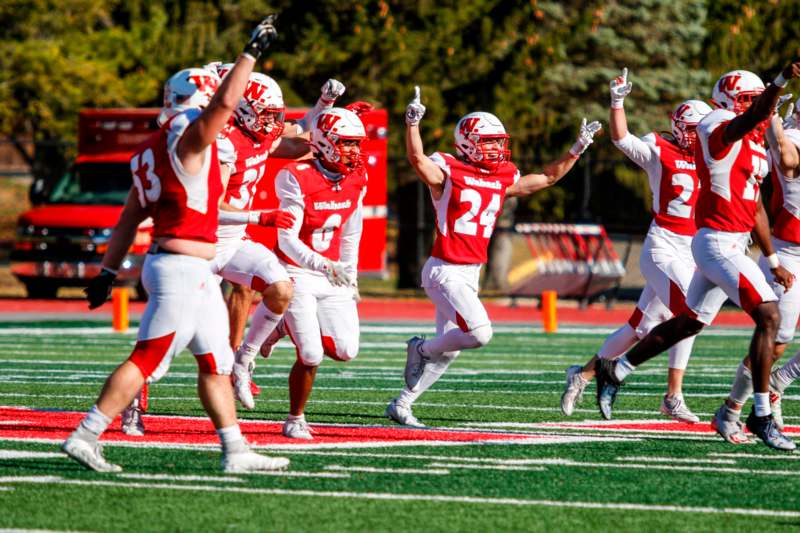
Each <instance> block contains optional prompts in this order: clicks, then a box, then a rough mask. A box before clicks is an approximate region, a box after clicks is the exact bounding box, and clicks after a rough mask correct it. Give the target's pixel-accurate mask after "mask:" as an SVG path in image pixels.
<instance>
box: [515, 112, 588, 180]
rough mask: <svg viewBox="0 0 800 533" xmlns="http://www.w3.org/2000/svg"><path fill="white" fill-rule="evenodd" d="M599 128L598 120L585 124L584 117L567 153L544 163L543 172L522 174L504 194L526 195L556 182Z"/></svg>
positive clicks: (571, 165)
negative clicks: (575, 138)
mask: <svg viewBox="0 0 800 533" xmlns="http://www.w3.org/2000/svg"><path fill="white" fill-rule="evenodd" d="M600 129H601V126H600V123H599V122H598V121H596V120H595V121H594V122H591V123H589V124H587V123H586V119H585V118H584V119H583V122H582V123H581V129H580V133H579V135H578V140H577V141H576V142H575V144H573V145H572V148H570V149H569V151H568V152H567V153H565V154H564V155H562V156H561V157H559V158H558V159H556V160H555V161H553V162H552V163H549V164H547V165H545V167H544V173H543V174H527V175H525V176H522V177H521V178H520V179H519V180H517V182H516V183H515V184H514V185H512V186H511V187H509V188H508V189H506V194H507V195H508V196H527V195H529V194H533V193H535V192H537V191H540V190H542V189H545V188H547V187H550V186H551V185H553V184H554V183H556V182H557V181H558V180H560V179H561V178H563V177H564V176H565V175H566V173H567V172H569V171H570V169H572V167H573V166H574V165H575V162H576V161H577V160H578V158H579V157H580V155H581V154H582V153H583V152H585V151H586V149H587V148H588V147H589V145H590V144H592V142H593V141H594V136H595V134H596V133H597V132H598V131H600Z"/></svg>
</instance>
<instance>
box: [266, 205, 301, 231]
mask: <svg viewBox="0 0 800 533" xmlns="http://www.w3.org/2000/svg"><path fill="white" fill-rule="evenodd" d="M294 221H295V218H294V215H293V214H291V213H290V212H289V211H283V210H281V209H273V210H272V211H261V213H259V215H258V225H259V226H274V227H276V228H280V229H289V228H291V227H292V226H294Z"/></svg>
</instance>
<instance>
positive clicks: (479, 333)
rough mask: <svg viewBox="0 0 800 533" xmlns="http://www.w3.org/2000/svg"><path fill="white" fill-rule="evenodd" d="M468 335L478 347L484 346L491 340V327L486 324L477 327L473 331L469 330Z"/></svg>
mask: <svg viewBox="0 0 800 533" xmlns="http://www.w3.org/2000/svg"><path fill="white" fill-rule="evenodd" d="M469 335H471V336H472V338H473V339H474V340H475V342H476V343H477V345H478V347H479V348H480V347H482V346H486V345H487V344H489V341H490V340H492V326H490V325H489V324H486V325H485V326H479V327H477V328H475V329H473V330H470V332H469Z"/></svg>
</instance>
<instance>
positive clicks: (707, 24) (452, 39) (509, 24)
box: [0, 0, 800, 225]
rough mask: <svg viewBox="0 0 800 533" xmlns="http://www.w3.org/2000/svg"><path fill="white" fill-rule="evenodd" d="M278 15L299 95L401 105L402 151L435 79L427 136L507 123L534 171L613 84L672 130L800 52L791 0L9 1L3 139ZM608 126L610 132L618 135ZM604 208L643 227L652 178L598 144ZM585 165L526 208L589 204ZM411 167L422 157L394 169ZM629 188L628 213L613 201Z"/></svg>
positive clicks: (394, 110) (146, 82)
mask: <svg viewBox="0 0 800 533" xmlns="http://www.w3.org/2000/svg"><path fill="white" fill-rule="evenodd" d="M273 11H277V12H280V14H281V18H280V20H279V22H278V26H279V32H280V39H279V41H278V42H277V43H276V44H275V45H274V47H273V48H272V49H270V50H269V51H268V53H267V54H266V55H265V57H264V58H263V60H262V61H261V62H260V65H259V68H260V70H262V71H264V72H266V73H268V74H270V75H271V76H273V77H274V78H275V79H276V80H277V81H278V82H279V83H280V84H281V86H282V88H283V90H284V94H285V97H286V100H287V103H288V104H289V105H300V104H303V103H306V102H312V101H314V99H316V97H317V95H318V94H319V93H318V91H319V87H320V86H321V85H322V83H323V82H324V81H325V80H326V79H327V78H329V77H335V78H337V79H340V80H342V81H343V82H345V84H346V85H347V93H346V94H345V96H344V97H343V99H344V100H345V101H351V100H368V101H371V102H373V103H375V104H377V105H380V106H382V107H384V108H386V109H387V110H388V111H389V113H390V120H391V124H392V127H391V128H390V136H391V137H390V150H391V153H390V156H391V157H393V158H398V159H401V158H402V157H403V155H404V153H403V150H404V143H403V141H402V135H403V119H402V115H403V111H404V109H405V105H406V103H407V102H408V100H409V99H410V97H411V95H412V94H413V86H414V85H420V86H421V87H422V97H423V102H424V103H425V105H426V106H427V107H428V113H427V114H426V116H425V119H424V122H423V128H422V131H423V136H424V141H425V143H426V149H428V150H430V151H433V150H435V149H450V148H451V147H452V128H453V127H454V125H455V123H456V121H457V120H458V118H459V117H460V116H462V115H463V114H464V113H466V112H469V111H473V110H478V109H479V110H485V111H490V112H493V113H495V114H496V115H498V116H499V117H500V118H501V119H502V120H503V121H504V123H505V124H506V127H507V129H508V130H509V132H510V134H511V135H512V138H513V145H512V149H513V154H514V158H515V160H516V161H517V162H518V163H519V166H520V167H521V168H522V170H523V171H524V172H530V171H536V170H539V169H541V168H542V166H543V164H544V163H545V162H547V161H549V160H551V159H553V158H555V157H557V156H558V155H559V154H560V153H562V152H563V151H564V150H566V149H567V148H568V147H569V145H570V143H571V142H572V141H573V139H574V136H575V134H576V132H577V128H578V124H579V122H580V119H581V118H582V117H584V116H585V117H587V118H589V119H590V120H592V119H599V120H601V121H603V122H604V123H605V122H606V121H607V116H608V81H609V80H610V79H611V78H612V77H613V76H615V75H617V74H618V73H619V71H620V70H621V68H622V67H625V66H627V67H628V68H629V69H630V72H631V75H630V79H631V80H632V81H633V83H634V89H633V93H632V94H631V96H630V97H629V98H628V100H627V101H626V109H627V111H628V117H629V125H630V129H631V131H633V132H634V133H637V134H640V135H641V134H644V133H646V132H647V131H649V130H653V129H655V130H668V129H669V120H668V113H669V111H670V110H671V109H672V108H673V107H674V106H675V105H676V104H677V103H678V102H680V101H681V100H683V99H686V98H696V97H700V98H704V99H707V98H708V97H709V96H710V89H711V84H712V83H713V80H714V79H715V78H716V76H717V75H719V74H720V73H721V72H723V71H725V70H729V69H732V68H750V69H752V70H754V71H755V72H757V73H759V74H762V75H769V76H771V75H774V74H775V73H776V72H777V70H778V69H779V68H780V66H781V65H782V64H783V63H785V62H786V61H787V60H788V59H790V58H791V57H792V56H793V55H795V54H796V53H797V51H798V48H800V37H798V34H797V33H796V32H794V30H793V27H792V26H791V24H789V22H790V21H794V20H798V15H800V4H798V3H797V2H780V1H777V0H745V1H734V0H719V1H716V2H710V1H707V0H589V1H586V0H563V1H550V0H474V1H471V2H456V1H453V0H447V1H436V2H434V1H432V0H419V1H418V2H405V1H401V0H365V1H355V0H318V1H316V2H313V3H305V2H291V1H289V0H278V1H274V2H267V1H262V0H244V1H241V2H234V1H231V0H215V1H211V0H156V1H143V0H131V1H125V2H123V1H121V0H61V1H60V2H55V1H53V0H28V1H24V2H23V1H21V0H8V1H6V2H4V3H2V4H0V98H2V101H3V102H4V105H3V106H0V135H6V136H13V135H17V134H21V133H27V134H30V135H33V136H34V138H35V139H37V140H49V139H59V140H67V141H71V140H74V138H75V134H76V132H75V125H76V119H77V111H78V109H80V108H81V107H106V106H141V105H158V103H159V101H160V97H161V95H160V93H161V87H162V84H163V81H164V80H165V79H166V78H167V77H168V76H169V75H170V74H171V73H172V72H174V71H175V70H178V69H180V68H183V67H186V66H194V65H201V64H203V63H205V62H208V61H211V60H224V61H231V60H233V59H234V58H235V57H236V55H237V54H238V52H239V51H240V50H241V47H242V45H243V43H244V42H245V40H246V38H247V34H248V32H249V30H250V28H251V27H252V26H253V25H254V23H255V22H257V21H258V20H259V19H260V18H261V17H262V16H263V15H264V14H266V13H270V12H273ZM606 139H607V138H606ZM591 173H592V176H593V177H592V180H593V185H594V195H593V200H594V202H593V204H592V206H593V210H594V212H595V213H596V214H599V215H602V216H603V217H604V219H605V220H606V221H607V222H617V223H625V224H640V225H641V224H645V223H646V220H647V218H648V215H647V211H646V209H644V207H645V206H646V202H647V199H648V196H649V195H648V194H647V184H646V179H645V177H644V176H643V174H642V173H641V172H640V171H639V170H638V169H635V168H634V167H632V166H631V165H630V164H628V163H626V162H625V159H624V157H623V156H622V155H621V154H620V153H619V152H618V151H616V150H615V149H614V148H613V146H611V144H610V143H609V142H607V140H604V139H603V138H600V139H599V140H598V141H597V142H596V143H595V145H594V146H593V147H592V158H591ZM580 176H581V173H580V171H578V172H575V171H574V172H573V174H572V175H571V176H570V177H568V178H565V180H564V185H563V186H562V187H556V188H551V189H549V190H547V191H543V192H542V193H540V194H538V195H536V196H534V197H533V198H531V199H530V200H528V201H527V203H526V204H524V210H526V212H527V213H528V214H529V215H530V216H534V217H536V218H539V219H551V220H552V219H565V218H566V219H570V218H573V219H574V218H575V217H576V208H575V206H576V205H577V202H578V200H580V195H581V192H580V186H579V184H580V179H581V178H580ZM390 179H391V180H393V181H395V182H402V181H403V180H411V179H413V176H412V175H411V173H410V169H409V168H408V167H407V165H398V167H397V172H396V173H395V174H393V175H392V176H390ZM620 198H625V199H626V201H628V200H629V201H630V203H629V204H628V205H630V206H631V209H629V210H619V209H609V206H610V205H611V206H613V205H614V204H615V201H618V200H619V199H620Z"/></svg>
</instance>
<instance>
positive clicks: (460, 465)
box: [430, 462, 547, 472]
mask: <svg viewBox="0 0 800 533" xmlns="http://www.w3.org/2000/svg"><path fill="white" fill-rule="evenodd" d="M430 466H432V467H434V468H450V469H454V470H504V471H515V472H542V471H545V470H547V468H545V467H543V466H520V465H508V464H491V465H478V464H468V463H441V462H435V463H431V464H430Z"/></svg>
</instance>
